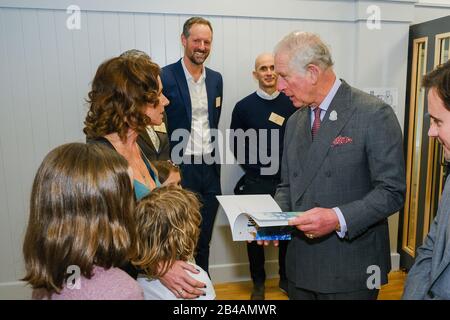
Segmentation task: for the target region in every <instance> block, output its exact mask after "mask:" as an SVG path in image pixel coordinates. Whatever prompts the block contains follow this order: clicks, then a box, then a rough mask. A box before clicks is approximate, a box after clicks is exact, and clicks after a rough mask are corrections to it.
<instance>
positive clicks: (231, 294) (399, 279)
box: [214, 271, 406, 300]
mask: <svg viewBox="0 0 450 320" xmlns="http://www.w3.org/2000/svg"><path fill="white" fill-rule="evenodd" d="M405 278H406V273H405V272H402V271H394V272H391V273H390V274H389V283H388V284H386V285H384V286H382V287H381V290H380V294H379V295H378V300H399V299H400V298H401V296H402V293H403V286H404V282H405ZM252 287H253V285H252V282H251V281H244V282H228V283H221V284H216V285H214V288H215V290H216V295H217V298H216V299H217V300H248V299H250V293H251V291H252ZM266 300H288V297H287V296H286V295H285V294H284V293H283V292H281V291H280V289H279V288H278V278H276V279H269V280H267V281H266Z"/></svg>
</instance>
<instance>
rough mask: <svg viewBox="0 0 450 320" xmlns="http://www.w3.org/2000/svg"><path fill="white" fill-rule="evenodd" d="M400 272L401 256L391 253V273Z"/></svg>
mask: <svg viewBox="0 0 450 320" xmlns="http://www.w3.org/2000/svg"><path fill="white" fill-rule="evenodd" d="M398 270H400V254H399V253H397V252H391V271H398Z"/></svg>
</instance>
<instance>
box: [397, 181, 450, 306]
mask: <svg viewBox="0 0 450 320" xmlns="http://www.w3.org/2000/svg"><path fill="white" fill-rule="evenodd" d="M403 299H412V300H430V299H435V300H440V299H445V300H450V179H447V182H446V183H445V188H444V192H443V194H442V199H441V202H440V203H439V209H438V212H437V215H436V218H435V219H434V222H433V225H432V226H431V229H430V232H429V233H428V235H427V237H426V238H425V241H424V243H423V245H422V246H421V247H420V248H419V249H418V250H417V257H416V261H415V262H414V265H413V267H412V268H411V270H409V272H408V278H407V279H406V284H405V292H404V293H403Z"/></svg>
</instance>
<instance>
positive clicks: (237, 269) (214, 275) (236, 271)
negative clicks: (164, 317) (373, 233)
mask: <svg viewBox="0 0 450 320" xmlns="http://www.w3.org/2000/svg"><path fill="white" fill-rule="evenodd" d="M391 265H392V267H391V271H397V270H399V269H400V255H399V254H398V253H397V252H391ZM265 270H266V275H267V279H270V278H275V277H278V260H268V261H266V264H265ZM209 273H210V275H211V280H212V282H213V283H214V284H216V283H223V282H238V281H248V280H251V278H250V271H249V264H248V262H244V263H229V264H216V265H211V266H210V267H209Z"/></svg>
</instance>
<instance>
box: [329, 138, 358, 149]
mask: <svg viewBox="0 0 450 320" xmlns="http://www.w3.org/2000/svg"><path fill="white" fill-rule="evenodd" d="M352 142H353V139H352V138H350V137H343V136H339V137H336V139H334V140H333V142H332V143H331V146H332V147H336V146H340V145H343V144H348V143H352Z"/></svg>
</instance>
